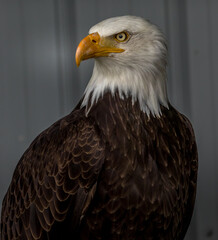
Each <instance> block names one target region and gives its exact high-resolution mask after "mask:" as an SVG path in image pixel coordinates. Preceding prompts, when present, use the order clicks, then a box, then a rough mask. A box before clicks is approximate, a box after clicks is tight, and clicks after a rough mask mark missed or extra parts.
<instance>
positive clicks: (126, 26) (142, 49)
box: [76, 16, 168, 116]
mask: <svg viewBox="0 0 218 240" xmlns="http://www.w3.org/2000/svg"><path fill="white" fill-rule="evenodd" d="M89 58H95V65H94V69H93V74H92V77H91V79H90V81H89V83H88V85H87V88H86V90H85V96H84V99H83V103H82V106H87V105H88V102H89V100H90V99H91V105H92V104H93V103H94V102H97V101H98V99H99V97H101V96H102V95H103V94H104V93H105V92H106V91H111V93H112V94H114V93H115V91H118V92H119V95H120V97H121V98H125V97H130V96H131V97H132V100H133V101H132V102H133V104H134V103H135V102H136V101H138V102H139V104H140V108H141V110H142V111H144V112H146V113H147V114H148V115H149V114H150V113H151V114H153V115H154V116H160V115H161V108H160V105H163V106H165V107H168V98H167V91H166V65H167V45H166V40H165V37H164V35H163V34H162V32H161V31H160V30H159V29H158V27H157V26H155V25H153V24H151V23H150V22H148V21H146V20H144V19H143V18H140V17H135V16H122V17H114V18H109V19H106V20H104V21H102V22H100V23H98V24H96V25H95V26H93V27H92V28H91V29H90V30H89V35H88V36H87V37H85V38H84V39H83V40H82V41H81V42H80V44H79V46H78V48H77V51H76V64H77V66H79V65H80V63H81V61H83V60H86V59H89Z"/></svg>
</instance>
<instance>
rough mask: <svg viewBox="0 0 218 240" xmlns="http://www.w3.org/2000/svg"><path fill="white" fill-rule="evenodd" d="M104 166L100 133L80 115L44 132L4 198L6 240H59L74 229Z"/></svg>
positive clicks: (25, 155)
mask: <svg viewBox="0 0 218 240" xmlns="http://www.w3.org/2000/svg"><path fill="white" fill-rule="evenodd" d="M103 161H104V145H103V143H102V141H101V137H100V135H99V133H98V130H97V129H96V127H95V125H94V123H93V122H92V121H91V120H90V119H88V118H85V117H84V116H83V115H82V117H81V114H80V113H78V112H77V111H74V112H73V113H71V114H70V115H68V116H66V117H64V118H63V119H61V120H59V121H58V122H56V123H55V124H53V125H52V126H51V127H49V128H48V129H47V130H45V131H43V132H42V133H41V134H40V135H39V136H38V137H37V138H36V139H35V140H34V141H33V142H32V144H31V145H30V147H29V148H28V149H27V150H26V152H25V153H24V155H23V156H22V158H21V160H20V161H19V163H18V165H17V167H16V169H15V172H14V175H13V178H12V181H11V184H10V186H9V189H8V192H7V194H6V196H5V198H4V201H3V206H2V216H1V237H2V240H4V239H17V238H18V239H44V238H43V236H44V235H45V236H46V235H47V234H52V235H53V238H52V239H58V236H57V235H56V233H58V230H57V229H58V227H59V225H60V224H61V223H62V227H63V225H64V226H65V228H66V229H65V230H66V231H68V229H67V228H68V227H69V225H71V226H70V228H71V229H75V228H76V226H77V224H78V223H79V222H80V218H81V217H82V214H84V211H85V210H86V209H87V207H88V206H87V205H88V204H89V203H90V198H91V197H92V195H93V194H94V190H95V183H96V181H97V178H98V174H99V172H100V170H101V167H102V164H103ZM69 214H71V215H70V216H69ZM66 220H67V224H65V222H66ZM60 232H62V236H63V229H62V231H60ZM49 236H50V235H49Z"/></svg>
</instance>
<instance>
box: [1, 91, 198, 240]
mask: <svg viewBox="0 0 218 240" xmlns="http://www.w3.org/2000/svg"><path fill="white" fill-rule="evenodd" d="M161 110H162V115H161V116H160V117H159V118H158V117H153V116H150V117H148V116H147V115H146V114H145V113H143V112H142V111H141V110H140V107H139V105H138V103H137V102H136V103H135V104H132V99H131V98H127V99H125V100H122V99H120V98H119V95H118V94H117V93H116V94H115V95H114V96H112V95H111V94H110V93H106V94H105V95H104V96H103V97H101V98H100V99H99V100H98V102H97V103H96V104H94V106H92V108H91V110H90V112H89V114H88V116H86V115H85V108H80V105H78V107H77V108H76V109H75V110H74V111H73V112H72V113H71V114H69V115H68V116H66V117H64V118H63V119H61V120H59V121H58V122H56V123H55V124H53V125H52V126H51V127H50V128H48V129H47V130H45V131H44V132H42V133H41V134H40V135H39V136H38V137H37V138H36V139H35V140H34V141H33V143H32V144H31V145H30V147H29V148H28V149H27V151H26V152H25V153H24V155H23V156H22V158H21V160H20V162H19V163H18V165H17V167H16V170H15V172H14V175H13V178H12V182H11V184H10V187H9V189H8V192H7V194H6V196H5V198H4V201H3V206H2V214H1V240H12V239H13V240H14V239H19V240H27V239H28V240H35V239H40V240H42V239H52V240H55V239H65V240H67V239H81V240H88V239H89V240H95V239H96V240H97V239H102V240H112V239H120V240H124V239H125V240H140V239H141V240H142V239H146V240H161V239H164V240H181V239H183V238H184V235H185V233H186V230H187V228H188V225H189V222H190V219H191V216H192V212H193V207H194V201H195V193H196V178H197V149H196V143H195V139H194V134H193V130H192V127H191V124H190V122H189V121H188V120H187V118H186V117H184V116H183V115H181V114H180V113H179V112H177V111H176V110H175V109H174V108H173V107H171V106H170V107H169V109H167V108H164V107H162V108H161Z"/></svg>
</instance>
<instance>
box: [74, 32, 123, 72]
mask: <svg viewBox="0 0 218 240" xmlns="http://www.w3.org/2000/svg"><path fill="white" fill-rule="evenodd" d="M124 51H125V50H124V49H121V48H117V47H115V42H114V39H107V38H103V37H102V38H101V37H100V35H99V34H98V33H97V32H95V33H92V34H89V35H88V36H87V37H85V38H83V40H82V41H81V42H80V43H79V46H78V47H77V50H76V57H75V58H76V65H77V67H79V65H80V62H81V61H83V60H86V59H89V58H96V57H107V56H108V55H109V53H121V52H124Z"/></svg>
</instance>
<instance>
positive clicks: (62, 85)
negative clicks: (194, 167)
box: [0, 0, 218, 240]
mask: <svg viewBox="0 0 218 240" xmlns="http://www.w3.org/2000/svg"><path fill="white" fill-rule="evenodd" d="M125 14H131V15H138V16H142V17H144V18H146V19H149V20H150V21H151V22H153V23H155V24H157V25H158V26H159V27H160V28H161V29H162V31H163V32H164V33H165V34H166V36H167V38H168V45H169V69H168V73H169V74H168V92H169V98H170V101H171V103H172V104H173V105H174V106H175V107H176V108H177V109H178V110H180V112H182V113H184V114H186V115H187V116H188V117H189V118H190V120H191V121H192V123H193V126H194V129H195V133H196V137H197V142H198V150H199V160H200V166H199V178H198V194H197V201H196V206H195V214H194V217H193V219H192V223H191V227H190V229H189V232H188V235H187V237H186V240H204V239H211V240H217V239H218V191H217V184H218V174H216V173H217V171H218V163H217V161H216V159H217V157H218V145H217V137H218V107H217V102H218V94H217V92H218V78H217V76H218V1H217V0H184V1H182V0H110V1H106V0H93V1H91V0H86V1H85V0H16V1H13V0H0V114H1V117H0V202H1V201H2V199H3V196H4V194H5V192H6V190H7V188H8V185H9V183H10V180H11V177H12V173H13V170H14V168H15V166H16V164H17V162H18V160H19V158H20V157H21V155H22V153H23V152H24V150H25V149H26V148H27V147H28V145H29V144H30V143H31V141H32V140H33V139H34V138H35V137H36V136H37V135H38V134H39V133H40V132H41V131H42V130H44V129H45V128H47V127H48V126H49V125H51V124H52V123H53V122H55V121H56V120H57V119H59V118H60V117H61V116H63V115H66V114H67V113H69V112H70V111H71V110H72V109H73V108H74V106H75V104H76V103H77V102H78V100H79V99H80V97H81V96H82V93H83V91H84V88H85V86H86V84H87V81H88V80H89V78H90V76H91V72H92V67H93V60H90V61H86V62H83V63H82V64H81V66H80V68H79V69H77V67H76V64H75V61H74V54H75V50H76V47H77V45H78V43H79V42H80V40H81V39H82V38H83V37H85V36H86V35H87V33H88V30H89V28H90V27H91V26H92V25H94V24H96V23H97V22H99V21H101V20H103V19H105V18H108V17H112V16H119V15H125Z"/></svg>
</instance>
